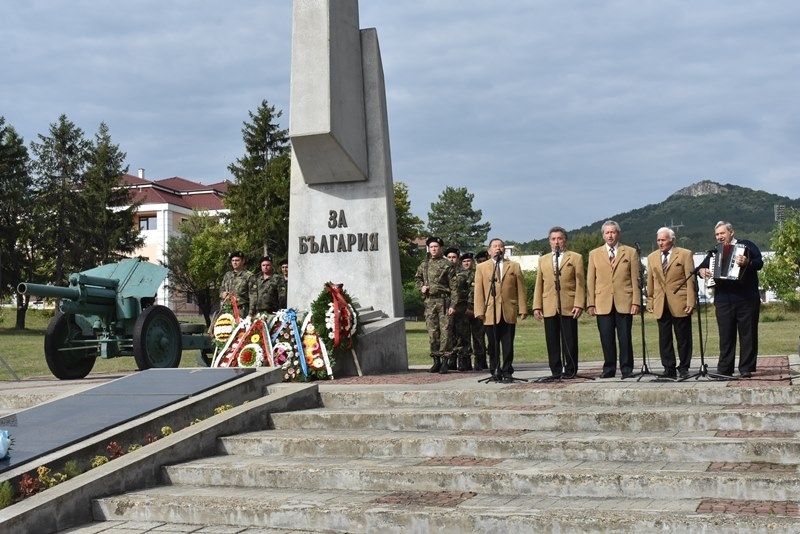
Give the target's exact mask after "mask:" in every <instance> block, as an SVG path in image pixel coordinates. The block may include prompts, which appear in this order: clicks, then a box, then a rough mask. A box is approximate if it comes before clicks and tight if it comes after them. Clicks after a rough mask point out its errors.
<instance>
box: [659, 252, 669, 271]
mask: <svg viewBox="0 0 800 534" xmlns="http://www.w3.org/2000/svg"><path fill="white" fill-rule="evenodd" d="M667 258H669V252H665V253H664V255H663V256H662V258H661V270H662V271H664V274H667Z"/></svg>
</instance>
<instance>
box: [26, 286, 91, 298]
mask: <svg viewBox="0 0 800 534" xmlns="http://www.w3.org/2000/svg"><path fill="white" fill-rule="evenodd" d="M17 293H19V294H20V295H33V296H35V297H50V298H57V299H69V300H78V299H79V298H80V296H81V290H80V289H78V288H77V287H72V286H69V287H62V286H48V285H43V284H30V283H28V282H22V283H20V284H19V285H18V286H17Z"/></svg>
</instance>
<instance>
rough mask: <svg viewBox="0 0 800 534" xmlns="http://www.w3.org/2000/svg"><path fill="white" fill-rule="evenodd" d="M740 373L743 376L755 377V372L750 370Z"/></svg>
mask: <svg viewBox="0 0 800 534" xmlns="http://www.w3.org/2000/svg"><path fill="white" fill-rule="evenodd" d="M740 375H741V377H742V378H753V373H751V372H750V371H744V372H743V373H740Z"/></svg>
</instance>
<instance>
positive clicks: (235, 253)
mask: <svg viewBox="0 0 800 534" xmlns="http://www.w3.org/2000/svg"><path fill="white" fill-rule="evenodd" d="M233 258H241V259H244V253H243V252H242V251H241V250H234V251H233V252H231V253H230V254H228V259H229V260H232V259H233Z"/></svg>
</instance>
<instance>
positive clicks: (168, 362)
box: [133, 305, 183, 371]
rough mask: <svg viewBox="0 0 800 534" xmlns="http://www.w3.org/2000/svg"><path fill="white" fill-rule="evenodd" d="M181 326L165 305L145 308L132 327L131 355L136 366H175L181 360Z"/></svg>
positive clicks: (141, 367) (144, 367)
mask: <svg viewBox="0 0 800 534" xmlns="http://www.w3.org/2000/svg"><path fill="white" fill-rule="evenodd" d="M182 351H183V347H182V343H181V327H180V325H179V324H178V319H177V318H176V317H175V314H174V313H172V310H170V309H169V308H167V307H166V306H160V305H156V306H150V307H149V308H146V309H145V310H144V311H143V312H142V314H141V315H140V316H139V318H138V319H137V320H136V325H135V326H134V327H133V357H134V358H135V359H136V365H137V366H139V370H140V371H143V370H145V369H150V368H151V367H159V368H163V367H178V365H180V363H181V352H182Z"/></svg>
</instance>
